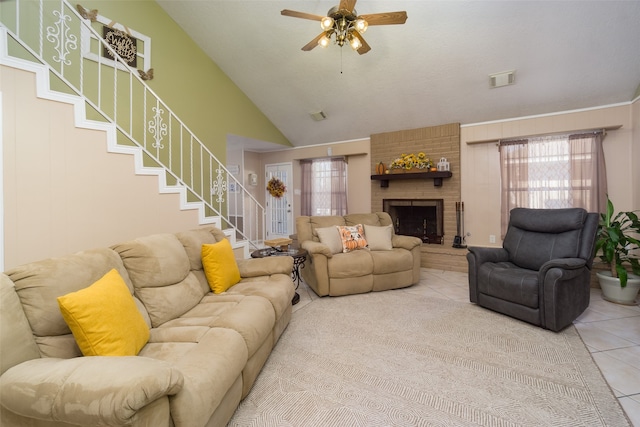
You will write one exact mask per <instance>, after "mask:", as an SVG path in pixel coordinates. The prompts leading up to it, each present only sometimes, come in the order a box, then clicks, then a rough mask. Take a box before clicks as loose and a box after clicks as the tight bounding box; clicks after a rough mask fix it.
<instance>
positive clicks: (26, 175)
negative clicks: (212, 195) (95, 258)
mask: <svg viewBox="0 0 640 427" xmlns="http://www.w3.org/2000/svg"><path fill="white" fill-rule="evenodd" d="M35 88H36V86H35V77H34V74H32V73H29V72H26V71H20V70H16V69H13V68H9V67H4V66H2V67H0V92H2V94H3V98H2V102H3V108H2V123H3V127H2V141H3V157H4V159H3V171H2V173H3V179H4V209H3V213H4V218H3V219H4V231H5V238H4V251H5V253H4V268H6V269H9V268H11V267H14V266H17V265H20V264H23V263H27V262H31V261H36V260H40V259H44V258H50V257H56V256H61V255H65V254H70V253H73V252H77V251H80V250H85V249H90V248H95V247H104V246H109V245H112V244H115V243H118V242H121V241H125V240H128V239H133V238H136V237H140V236H144V235H147V234H152V233H162V232H177V231H181V230H187V229H190V228H196V227H198V226H199V224H198V213H197V211H196V210H189V211H180V209H179V207H180V199H179V196H178V195H177V194H159V192H158V179H157V177H155V176H136V175H135V173H134V171H135V169H134V159H133V157H132V156H130V155H125V154H110V153H107V144H106V134H105V132H101V131H95V130H86V129H79V128H76V127H75V126H74V114H73V107H72V106H70V105H68V104H62V103H58V102H54V101H48V100H42V99H38V98H36V95H35Z"/></svg>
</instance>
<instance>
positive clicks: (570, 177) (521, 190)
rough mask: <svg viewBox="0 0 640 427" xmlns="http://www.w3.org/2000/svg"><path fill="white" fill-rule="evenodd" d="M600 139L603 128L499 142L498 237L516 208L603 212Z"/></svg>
mask: <svg viewBox="0 0 640 427" xmlns="http://www.w3.org/2000/svg"><path fill="white" fill-rule="evenodd" d="M603 138H604V133H603V132H592V133H582V134H575V135H550V136H541V137H535V138H527V139H519V140H511V141H501V142H500V165H501V180H502V181H501V186H502V193H501V202H502V206H501V227H502V236H503V237H504V235H505V233H506V231H507V226H508V223H509V212H511V209H513V208H515V207H523V208H536V209H558V208H569V207H581V208H584V209H586V210H587V211H589V212H604V210H605V209H606V200H607V198H606V197H607V196H606V193H607V178H606V170H605V164H604V152H603V150H602V140H603Z"/></svg>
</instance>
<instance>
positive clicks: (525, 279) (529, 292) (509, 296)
mask: <svg viewBox="0 0 640 427" xmlns="http://www.w3.org/2000/svg"><path fill="white" fill-rule="evenodd" d="M477 283H478V291H479V292H480V293H483V294H486V295H490V296H493V297H496V298H499V299H501V300H505V301H510V302H513V303H516V304H520V305H524V306H527V307H530V308H538V306H539V304H538V302H539V301H538V290H539V286H538V272H537V271H533V270H528V269H524V268H520V267H518V266H517V265H515V264H512V263H510V262H495V263H494V262H487V263H484V264H482V265H481V266H480V268H479V270H478V280H477Z"/></svg>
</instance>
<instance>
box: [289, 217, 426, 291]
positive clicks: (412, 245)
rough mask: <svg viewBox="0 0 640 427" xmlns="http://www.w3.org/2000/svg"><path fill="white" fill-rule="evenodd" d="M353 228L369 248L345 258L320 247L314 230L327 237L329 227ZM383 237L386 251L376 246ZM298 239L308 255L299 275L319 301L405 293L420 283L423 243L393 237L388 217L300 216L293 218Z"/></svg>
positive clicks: (338, 250)
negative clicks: (358, 227)
mask: <svg viewBox="0 0 640 427" xmlns="http://www.w3.org/2000/svg"><path fill="white" fill-rule="evenodd" d="M357 224H362V225H363V226H364V234H365V237H366V238H367V240H368V241H369V248H366V249H358V250H354V251H351V252H347V253H343V252H342V249H341V248H340V247H335V248H332V244H330V243H329V244H326V243H322V242H321V241H320V240H321V239H320V237H319V236H318V229H325V230H329V231H330V228H331V227H335V226H354V225H357ZM367 226H369V232H367ZM383 228H384V229H383ZM374 231H375V233H374ZM381 231H382V232H387V233H388V238H389V239H390V241H389V242H388V246H387V247H384V246H385V245H384V243H385V242H384V241H382V242H380V241H379V240H380V236H381ZM296 233H297V237H298V242H299V244H300V247H302V248H303V249H306V250H307V251H308V252H309V256H308V257H307V261H306V262H305V264H304V267H303V268H302V270H301V274H302V277H303V279H304V281H305V282H306V283H307V284H308V285H309V286H310V287H311V288H312V289H313V290H314V291H315V293H316V294H318V295H319V296H325V295H332V296H338V295H349V294H357V293H364V292H370V291H383V290H388V289H397V288H404V287H407V286H411V285H413V284H415V283H418V282H419V281H420V245H421V243H422V241H421V240H420V239H418V238H417V237H411V236H400V235H396V234H395V233H394V230H393V226H392V225H391V217H390V216H389V214H388V213H386V212H378V213H371V214H350V215H345V216H301V217H298V218H296ZM374 235H375V236H376V239H375V241H374V240H373V237H374ZM372 243H376V245H375V246H373V245H372Z"/></svg>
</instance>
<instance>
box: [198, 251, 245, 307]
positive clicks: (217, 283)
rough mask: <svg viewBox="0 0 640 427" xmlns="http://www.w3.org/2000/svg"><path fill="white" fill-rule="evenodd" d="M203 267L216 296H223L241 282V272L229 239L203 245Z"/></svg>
mask: <svg viewBox="0 0 640 427" xmlns="http://www.w3.org/2000/svg"><path fill="white" fill-rule="evenodd" d="M202 266H203V267H204V274H205V275H206V276H207V282H209V287H210V288H211V290H212V291H213V293H214V294H221V293H222V292H225V291H226V290H227V289H229V288H230V287H232V286H233V285H235V284H236V283H238V282H239V281H240V270H238V263H237V262H236V257H235V256H233V248H232V247H231V243H229V241H228V240H227V239H222V240H221V241H219V242H218V243H214V244H212V245H202Z"/></svg>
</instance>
